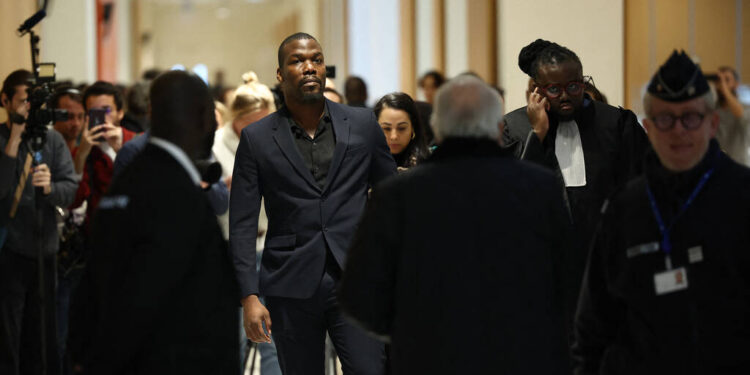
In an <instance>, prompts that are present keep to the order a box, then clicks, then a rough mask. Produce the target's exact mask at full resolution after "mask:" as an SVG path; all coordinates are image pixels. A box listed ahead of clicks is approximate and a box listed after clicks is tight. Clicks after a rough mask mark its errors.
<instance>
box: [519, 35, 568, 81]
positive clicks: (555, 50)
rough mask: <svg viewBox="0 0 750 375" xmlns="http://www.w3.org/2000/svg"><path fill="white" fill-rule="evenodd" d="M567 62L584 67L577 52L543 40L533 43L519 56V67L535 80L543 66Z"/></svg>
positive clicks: (524, 48) (523, 49) (522, 50)
mask: <svg viewBox="0 0 750 375" xmlns="http://www.w3.org/2000/svg"><path fill="white" fill-rule="evenodd" d="M565 61H574V62H575V63H577V64H578V65H579V66H582V65H581V60H580V59H579V58H578V55H576V53H575V52H573V51H571V50H569V49H567V48H565V47H563V46H561V45H559V44H557V43H554V42H550V41H547V40H543V39H537V40H535V41H533V42H531V44H529V45H528V46H526V47H523V48H522V49H521V53H519V54H518V67H520V68H521V70H522V71H523V72H524V73H526V74H528V75H529V77H531V78H533V79H536V77H537V74H538V73H539V67H540V66H542V65H543V64H560V63H562V62H565Z"/></svg>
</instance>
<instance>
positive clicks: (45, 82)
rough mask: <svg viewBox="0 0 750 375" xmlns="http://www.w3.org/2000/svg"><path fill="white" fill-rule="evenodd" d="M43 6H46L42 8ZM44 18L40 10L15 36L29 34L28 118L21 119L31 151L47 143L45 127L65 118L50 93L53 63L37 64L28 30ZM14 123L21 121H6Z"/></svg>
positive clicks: (35, 38)
mask: <svg viewBox="0 0 750 375" xmlns="http://www.w3.org/2000/svg"><path fill="white" fill-rule="evenodd" d="M45 7H46V6H45ZM46 15H47V13H46V11H45V10H44V9H42V10H40V11H38V12H37V13H35V14H34V15H33V16H31V17H30V18H29V19H27V20H26V21H25V22H24V23H23V24H22V25H21V26H20V27H19V28H18V36H24V35H26V33H29V34H30V35H31V38H30V43H31V65H32V72H33V74H34V78H32V79H31V80H30V81H29V89H28V92H29V116H28V118H27V119H26V120H25V122H26V130H25V131H24V134H23V139H24V140H25V141H29V143H30V145H31V148H32V150H34V151H39V150H41V149H42V147H44V143H45V141H46V140H47V125H49V124H51V123H53V122H55V121H64V120H67V118H68V111H66V110H62V109H54V108H53V107H54V105H53V104H54V103H52V102H51V101H52V94H53V90H54V87H55V78H56V74H55V63H39V62H37V60H38V58H39V47H38V45H39V36H38V35H36V34H34V32H33V31H32V30H31V28H32V27H34V26H35V25H36V24H37V23H39V21H41V20H42V19H43V18H44V17H45V16H46ZM10 120H11V121H13V122H16V123H23V122H24V119H23V118H20V116H18V117H14V118H11V119H10Z"/></svg>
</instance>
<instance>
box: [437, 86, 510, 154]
mask: <svg viewBox="0 0 750 375" xmlns="http://www.w3.org/2000/svg"><path fill="white" fill-rule="evenodd" d="M502 119H503V105H502V99H500V96H499V95H498V94H497V92H496V91H495V90H493V89H492V88H491V87H490V86H488V85H487V84H486V83H484V82H483V81H482V80H481V79H479V78H477V77H473V76H471V75H460V76H458V77H456V78H453V79H451V80H450V81H448V82H447V83H445V84H444V85H443V86H441V87H440V89H439V90H438V92H437V95H436V99H435V110H434V111H433V112H432V118H431V121H430V123H431V124H432V128H433V131H434V132H435V137H436V138H437V139H438V140H439V141H442V140H444V139H445V138H448V137H465V138H466V137H468V138H489V139H492V140H498V139H499V138H500V129H499V128H498V124H500V122H501V121H502Z"/></svg>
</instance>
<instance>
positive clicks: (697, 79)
mask: <svg viewBox="0 0 750 375" xmlns="http://www.w3.org/2000/svg"><path fill="white" fill-rule="evenodd" d="M715 103H716V100H715V95H714V93H713V92H711V91H710V90H709V86H708V84H707V83H706V79H705V78H704V76H703V73H702V72H701V69H700V67H698V66H697V65H695V64H694V63H693V62H692V61H691V60H690V58H689V57H688V56H687V55H685V53H684V52H682V53H678V52H677V51H675V52H674V53H673V54H672V56H671V57H670V58H669V59H668V60H667V61H666V63H665V64H664V65H662V66H661V68H660V69H659V71H657V72H656V74H655V75H654V77H653V78H652V80H651V83H650V85H649V87H648V93H647V94H646V96H645V98H644V108H645V110H646V114H647V118H646V119H645V120H644V127H645V128H646V131H647V133H648V138H649V141H650V142H651V145H652V147H653V151H652V152H650V154H649V155H648V156H647V157H646V160H645V174H644V175H643V176H641V177H638V178H636V179H634V180H632V181H630V183H629V184H627V186H626V187H624V188H623V189H622V190H621V191H619V192H618V193H616V194H615V195H614V196H613V197H612V198H611V199H610V200H609V201H608V202H606V203H605V207H604V208H603V210H604V211H605V213H604V217H603V220H602V224H601V226H600V228H599V230H598V232H597V234H596V237H595V241H594V243H593V248H592V250H591V255H590V259H589V263H588V266H587V271H586V275H585V278H584V284H583V288H582V291H581V297H580V301H579V308H578V313H577V316H576V329H575V330H576V342H575V344H574V347H573V354H574V357H575V359H574V361H575V365H576V373H577V374H594V373H596V374H600V373H601V374H615V373H617V374H656V373H660V374H665V373H669V374H718V373H721V374H728V373H732V374H735V373H744V374H747V373H750V359H749V358H750V357H748V356H747V353H748V352H750V272H748V271H750V251H748V244H749V243H750V231H748V230H747V228H750V189H748V188H747V187H748V186H750V169H748V168H745V167H743V166H741V165H739V164H737V163H735V162H734V161H732V160H731V159H730V158H729V157H727V155H726V154H724V153H723V152H722V151H721V150H720V148H719V145H718V143H717V142H716V140H715V139H713V138H714V135H715V134H716V131H717V128H718V124H719V119H718V116H717V114H716V111H715V110H716V108H715Z"/></svg>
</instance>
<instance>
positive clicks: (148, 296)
mask: <svg viewBox="0 0 750 375" xmlns="http://www.w3.org/2000/svg"><path fill="white" fill-rule="evenodd" d="M91 241H92V246H91V248H92V249H94V253H93V255H92V258H91V262H90V264H89V271H90V274H89V277H90V280H89V281H90V282H91V284H90V285H89V286H90V288H91V289H90V293H91V299H90V301H89V303H90V304H92V305H91V306H90V307H91V308H92V309H93V310H92V314H93V315H92V316H91V320H90V321H89V323H88V324H89V326H90V329H91V333H92V340H93V341H92V342H91V346H90V348H89V349H88V351H89V354H90V359H89V361H90V363H89V365H88V366H87V370H89V372H88V373H91V374H178V373H179V374H236V373H238V372H239V339H238V336H237V330H238V328H239V316H238V312H237V308H238V304H237V293H238V291H237V284H236V281H235V278H234V273H233V272H232V267H231V263H230V260H229V255H228V253H227V247H226V242H225V241H224V240H223V238H222V235H221V230H220V229H219V225H218V223H217V221H216V216H215V215H214V212H213V210H212V208H211V206H210V204H209V202H208V199H207V198H206V195H205V193H204V192H203V191H202V190H201V189H200V187H199V186H197V185H196V184H195V183H194V182H193V181H192V180H191V179H190V177H189V175H188V173H187V172H186V171H185V169H184V168H183V167H182V165H180V164H179V163H178V162H177V161H176V159H174V158H173V157H172V156H171V155H170V154H169V153H167V152H166V151H164V150H163V149H161V148H159V147H157V146H155V145H148V146H147V147H146V148H145V149H144V151H143V152H142V153H140V154H139V155H138V156H136V158H135V160H134V161H133V162H132V164H130V165H129V166H128V167H127V168H126V169H125V170H124V171H123V172H122V174H121V175H120V177H119V178H118V179H117V180H116V181H115V182H114V184H112V186H111V188H110V190H109V192H108V193H107V195H106V196H105V198H103V199H102V202H101V203H100V204H99V210H98V212H97V214H96V216H95V219H94V221H93V229H92V239H91Z"/></svg>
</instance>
